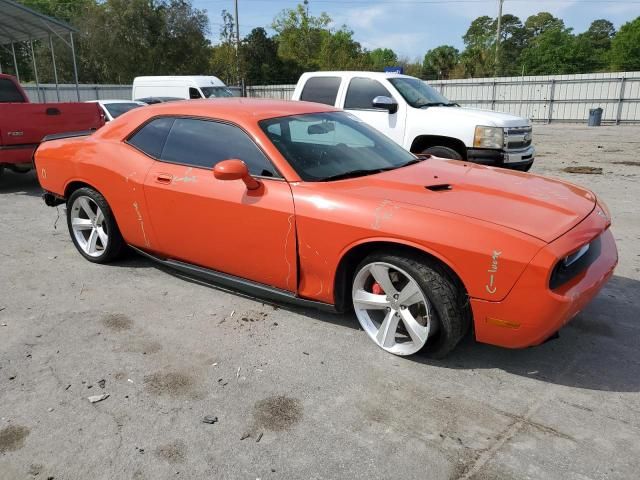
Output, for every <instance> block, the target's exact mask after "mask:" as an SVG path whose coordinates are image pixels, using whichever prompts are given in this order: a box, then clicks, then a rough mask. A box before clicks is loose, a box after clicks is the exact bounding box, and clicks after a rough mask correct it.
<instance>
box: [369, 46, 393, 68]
mask: <svg viewBox="0 0 640 480" xmlns="http://www.w3.org/2000/svg"><path fill="white" fill-rule="evenodd" d="M367 55H368V56H369V66H370V68H371V69H372V70H375V71H382V70H384V67H392V66H394V65H397V64H398V56H397V55H396V52H394V51H393V50H391V49H390V48H376V49H375V50H371V51H370V52H368V53H367Z"/></svg>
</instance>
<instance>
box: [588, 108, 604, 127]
mask: <svg viewBox="0 0 640 480" xmlns="http://www.w3.org/2000/svg"><path fill="white" fill-rule="evenodd" d="M601 123H602V109H601V108H591V109H589V126H590V127H599V126H600V124H601Z"/></svg>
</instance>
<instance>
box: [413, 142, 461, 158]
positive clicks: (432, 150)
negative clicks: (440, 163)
mask: <svg viewBox="0 0 640 480" xmlns="http://www.w3.org/2000/svg"><path fill="white" fill-rule="evenodd" d="M420 153H424V154H428V155H433V156H434V157H440V158H450V159H451V160H462V155H460V152H458V151H456V150H454V149H453V148H449V147H444V146H441V145H437V146H435V147H429V148H425V149H424V150H423V151H422V152H420Z"/></svg>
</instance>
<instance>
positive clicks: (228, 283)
mask: <svg viewBox="0 0 640 480" xmlns="http://www.w3.org/2000/svg"><path fill="white" fill-rule="evenodd" d="M129 246H130V247H131V248H132V249H133V250H135V251H136V252H137V253H139V254H140V255H143V256H145V257H147V258H149V259H151V260H153V261H154V262H157V263H159V264H161V265H164V266H165V267H168V268H171V269H173V270H178V271H180V272H182V273H184V274H185V275H186V276H188V277H194V278H197V279H199V280H202V281H204V282H205V283H212V284H216V285H222V286H224V287H227V288H231V289H235V290H240V291H242V292H244V293H246V294H248V295H250V296H252V297H256V298H264V299H267V300H271V301H274V302H283V303H291V304H294V305H298V306H300V307H305V308H316V309H318V310H324V311H328V312H332V313H336V308H335V305H331V304H329V303H324V302H316V301H314V300H307V299H305V298H300V297H298V296H297V295H294V294H292V293H290V292H288V291H286V290H281V289H279V288H275V287H270V286H269V285H264V284H262V283H258V282H253V281H251V280H247V279H245V278H240V277H236V276H234V275H229V274H227V273H222V272H218V271H216V270H210V269H208V268H203V267H199V266H197V265H192V264H190V263H184V262H180V261H178V260H171V259H168V260H167V259H162V258H159V257H156V256H155V255H151V254H150V253H147V252H145V251H144V250H140V249H139V248H137V247H134V246H133V245H129Z"/></svg>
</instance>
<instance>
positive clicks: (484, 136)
mask: <svg viewBox="0 0 640 480" xmlns="http://www.w3.org/2000/svg"><path fill="white" fill-rule="evenodd" d="M473 146H474V147H475V148H502V147H503V146H504V131H503V130H502V128H500V127H483V126H481V125H478V126H477V127H476V134H475V136H474V137H473Z"/></svg>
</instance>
